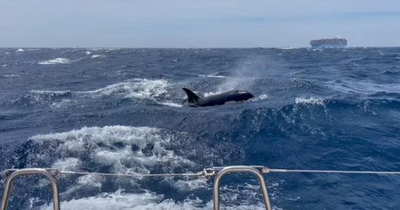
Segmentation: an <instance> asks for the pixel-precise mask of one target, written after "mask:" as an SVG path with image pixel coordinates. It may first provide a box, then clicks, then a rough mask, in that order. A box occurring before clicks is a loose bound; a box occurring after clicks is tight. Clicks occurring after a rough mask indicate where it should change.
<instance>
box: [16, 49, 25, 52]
mask: <svg viewBox="0 0 400 210" xmlns="http://www.w3.org/2000/svg"><path fill="white" fill-rule="evenodd" d="M24 51H25V50H24V49H22V48H20V49H18V50H17V51H15V52H24Z"/></svg>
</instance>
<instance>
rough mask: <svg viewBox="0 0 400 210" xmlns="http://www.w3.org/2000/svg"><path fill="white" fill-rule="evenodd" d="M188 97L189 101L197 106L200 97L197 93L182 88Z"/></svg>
mask: <svg viewBox="0 0 400 210" xmlns="http://www.w3.org/2000/svg"><path fill="white" fill-rule="evenodd" d="M182 89H183V90H184V91H185V92H186V95H187V97H188V98H187V101H188V102H189V103H191V104H197V103H198V102H199V99H200V97H199V96H197V95H196V94H195V93H193V91H191V90H189V89H187V88H182Z"/></svg>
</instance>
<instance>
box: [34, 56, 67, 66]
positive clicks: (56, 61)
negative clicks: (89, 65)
mask: <svg viewBox="0 0 400 210" xmlns="http://www.w3.org/2000/svg"><path fill="white" fill-rule="evenodd" d="M69 63H71V60H69V59H68V58H55V59H51V60H47V61H39V62H38V64H41V65H52V64H69Z"/></svg>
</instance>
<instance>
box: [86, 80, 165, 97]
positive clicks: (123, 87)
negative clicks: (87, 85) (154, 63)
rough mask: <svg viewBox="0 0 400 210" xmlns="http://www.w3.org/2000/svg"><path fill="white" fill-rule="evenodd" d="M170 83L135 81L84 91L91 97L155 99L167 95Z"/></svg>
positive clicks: (162, 81) (163, 81)
mask: <svg viewBox="0 0 400 210" xmlns="http://www.w3.org/2000/svg"><path fill="white" fill-rule="evenodd" d="M168 87H169V83H168V82H167V81H166V80H148V79H135V80H133V81H128V82H122V83H117V84H112V85H109V86H107V87H104V88H100V89H98V90H93V91H82V92H79V93H82V94H88V95H90V96H91V97H103V96H109V95H121V96H123V97H124V98H135V99H153V100H156V98H157V97H159V96H161V95H163V94H167V93H168V92H167V88H168Z"/></svg>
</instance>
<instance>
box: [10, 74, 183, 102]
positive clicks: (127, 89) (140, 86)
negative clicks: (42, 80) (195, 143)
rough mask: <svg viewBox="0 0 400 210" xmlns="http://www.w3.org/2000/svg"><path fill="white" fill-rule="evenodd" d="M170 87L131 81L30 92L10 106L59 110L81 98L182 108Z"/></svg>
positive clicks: (140, 80)
mask: <svg viewBox="0 0 400 210" xmlns="http://www.w3.org/2000/svg"><path fill="white" fill-rule="evenodd" d="M171 86H172V85H171V84H170V83H169V82H168V81H167V80H149V79H133V80H130V81H127V82H121V83H116V84H112V85H109V86H106V87H104V88H100V89H96V90H89V91H70V90H65V91H52V90H32V91H29V92H28V93H27V94H25V95H23V96H22V97H21V98H19V99H17V100H15V101H13V102H12V104H29V105H32V104H49V105H51V107H53V108H60V107H65V106H66V105H68V104H76V103H77V100H79V101H82V97H91V98H104V97H114V98H116V99H118V98H125V99H134V100H138V101H142V102H144V103H147V102H151V103H156V104H160V105H165V106H171V107H182V104H180V103H177V102H176V101H175V100H173V99H171V98H170V94H169V90H170V88H171ZM79 98H81V99H79ZM72 102H73V103H72Z"/></svg>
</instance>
